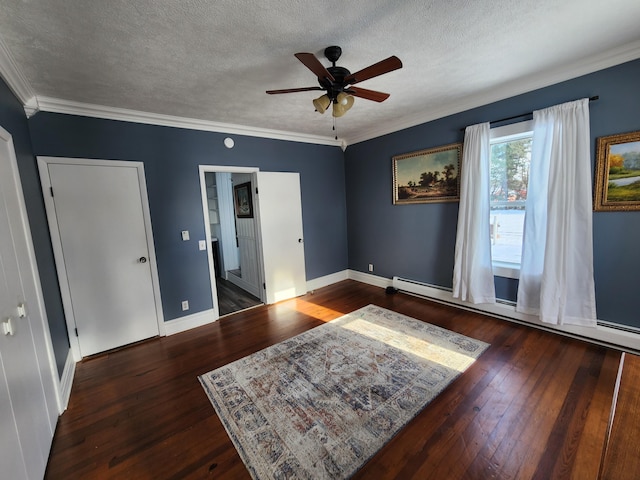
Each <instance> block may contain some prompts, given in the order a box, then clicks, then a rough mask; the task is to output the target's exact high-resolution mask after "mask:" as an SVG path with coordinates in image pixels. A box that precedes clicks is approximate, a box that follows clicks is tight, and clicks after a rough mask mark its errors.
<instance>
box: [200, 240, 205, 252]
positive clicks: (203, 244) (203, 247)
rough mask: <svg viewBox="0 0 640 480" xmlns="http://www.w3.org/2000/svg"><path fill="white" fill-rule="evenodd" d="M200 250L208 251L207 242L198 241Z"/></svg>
mask: <svg viewBox="0 0 640 480" xmlns="http://www.w3.org/2000/svg"><path fill="white" fill-rule="evenodd" d="M198 248H199V249H200V250H206V249H207V241H206V240H200V241H198Z"/></svg>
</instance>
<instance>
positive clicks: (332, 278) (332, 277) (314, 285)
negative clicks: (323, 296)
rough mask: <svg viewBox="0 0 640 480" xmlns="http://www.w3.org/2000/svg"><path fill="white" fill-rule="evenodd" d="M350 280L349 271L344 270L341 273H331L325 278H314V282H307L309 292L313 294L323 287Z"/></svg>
mask: <svg viewBox="0 0 640 480" xmlns="http://www.w3.org/2000/svg"><path fill="white" fill-rule="evenodd" d="M348 278H349V271H348V270H342V271H341V272H336V273H331V274H329V275H325V276H324V277H318V278H314V279H313V280H307V292H313V291H314V290H317V289H319V288H322V287H328V286H329V285H333V284H334V283H338V282H341V281H343V280H347V279H348Z"/></svg>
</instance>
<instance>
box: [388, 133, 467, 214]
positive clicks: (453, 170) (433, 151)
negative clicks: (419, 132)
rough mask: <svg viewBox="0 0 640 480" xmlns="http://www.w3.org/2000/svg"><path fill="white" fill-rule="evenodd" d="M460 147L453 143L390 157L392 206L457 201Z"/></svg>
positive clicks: (459, 144)
mask: <svg viewBox="0 0 640 480" xmlns="http://www.w3.org/2000/svg"><path fill="white" fill-rule="evenodd" d="M461 159H462V143H452V144H449V145H443V146H441V147H436V148H429V149H427V150H420V151H417V152H412V153H405V154H403V155H396V156H395V157H393V203H394V204H395V205H406V204H411V203H435V202H457V201H459V200H460V161H461Z"/></svg>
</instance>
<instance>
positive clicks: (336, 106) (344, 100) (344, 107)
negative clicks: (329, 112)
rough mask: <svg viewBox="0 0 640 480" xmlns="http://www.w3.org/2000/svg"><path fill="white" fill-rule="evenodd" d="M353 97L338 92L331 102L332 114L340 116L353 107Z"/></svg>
mask: <svg viewBox="0 0 640 480" xmlns="http://www.w3.org/2000/svg"><path fill="white" fill-rule="evenodd" d="M353 102H354V98H353V96H352V95H348V94H346V93H344V92H340V93H339V94H338V96H337V97H336V101H335V102H334V103H333V116H334V117H341V116H343V115H344V114H345V113H347V112H348V111H349V109H350V108H351V107H353Z"/></svg>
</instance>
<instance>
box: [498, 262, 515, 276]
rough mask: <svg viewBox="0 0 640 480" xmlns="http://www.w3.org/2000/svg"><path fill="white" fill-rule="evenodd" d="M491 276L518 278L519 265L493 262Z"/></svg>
mask: <svg viewBox="0 0 640 480" xmlns="http://www.w3.org/2000/svg"><path fill="white" fill-rule="evenodd" d="M493 276H494V277H504V278H516V279H518V278H520V265H518V264H517V263H506V262H493Z"/></svg>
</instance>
